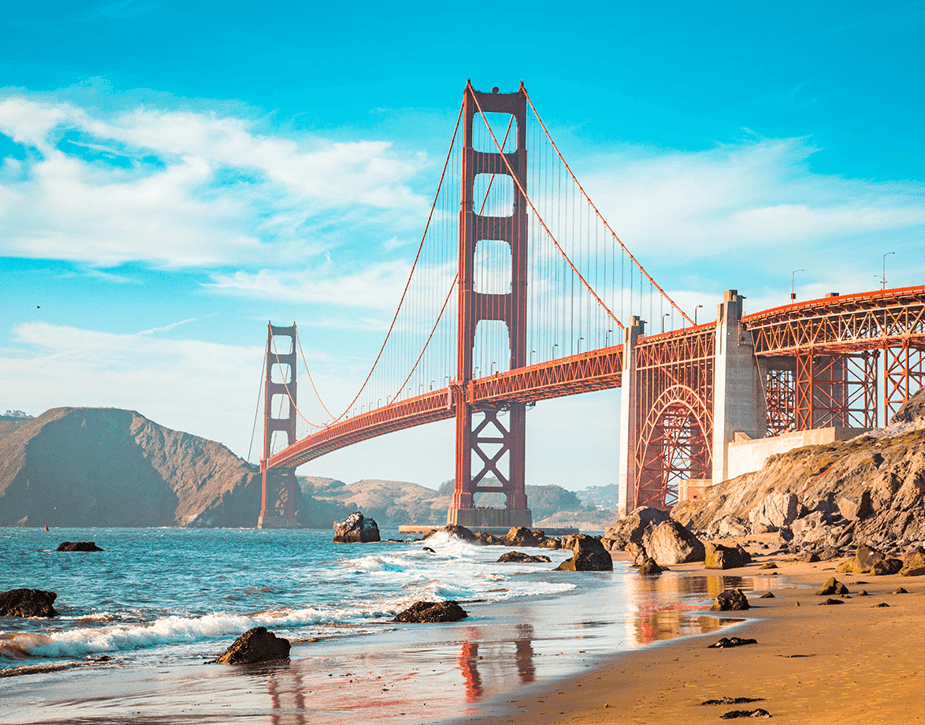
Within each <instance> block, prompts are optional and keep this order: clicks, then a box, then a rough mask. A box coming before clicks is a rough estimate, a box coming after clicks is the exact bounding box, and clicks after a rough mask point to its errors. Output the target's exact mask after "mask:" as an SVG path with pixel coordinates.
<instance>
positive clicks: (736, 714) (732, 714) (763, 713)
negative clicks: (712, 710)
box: [719, 707, 771, 720]
mask: <svg viewBox="0 0 925 725" xmlns="http://www.w3.org/2000/svg"><path fill="white" fill-rule="evenodd" d="M740 717H771V713H769V712H768V711H767V710H762V709H761V708H760V707H759V708H756V709H754V710H730V711H729V712H724V713H723V714H722V715H720V716H719V719H720V720H737V719H739V718H740Z"/></svg>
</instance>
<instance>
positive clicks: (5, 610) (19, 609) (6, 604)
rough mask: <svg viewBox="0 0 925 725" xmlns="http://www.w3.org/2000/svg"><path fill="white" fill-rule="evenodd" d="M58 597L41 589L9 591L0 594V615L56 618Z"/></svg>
mask: <svg viewBox="0 0 925 725" xmlns="http://www.w3.org/2000/svg"><path fill="white" fill-rule="evenodd" d="M57 598H58V595H57V594H55V593H54V592H46V591H43V590H41V589H10V590H9V591H6V592H0V615H2V616H4V617H57V616H58V612H56V611H55V607H54V604H55V599H57Z"/></svg>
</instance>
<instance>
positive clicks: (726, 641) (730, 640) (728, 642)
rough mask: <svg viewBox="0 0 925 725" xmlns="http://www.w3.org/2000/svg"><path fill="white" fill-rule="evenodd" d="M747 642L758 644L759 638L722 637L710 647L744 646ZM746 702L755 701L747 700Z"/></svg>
mask: <svg viewBox="0 0 925 725" xmlns="http://www.w3.org/2000/svg"><path fill="white" fill-rule="evenodd" d="M746 644H758V640H757V639H744V638H742V637H722V638H720V640H719V642H714V643H713V644H711V645H710V649H727V648H729V647H742V646H743V645H746ZM746 702H753V701H752V700H746Z"/></svg>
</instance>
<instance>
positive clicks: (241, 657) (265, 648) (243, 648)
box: [218, 627, 290, 665]
mask: <svg viewBox="0 0 925 725" xmlns="http://www.w3.org/2000/svg"><path fill="white" fill-rule="evenodd" d="M289 648H290V645H289V640H288V639H283V638H282V637H277V636H276V635H275V634H273V633H272V632H268V631H267V628H266V627H254V628H253V629H249V630H247V631H246V632H245V633H244V634H242V635H241V636H240V637H238V638H237V639H236V640H235V641H234V643H233V644H232V645H231V646H230V647H229V648H228V649H227V650H225V652H224V654H222V655H221V656H220V657H219V658H218V663H219V664H221V665H248V664H251V663H254V662H269V661H271V660H283V659H286V658H287V657H288V656H289Z"/></svg>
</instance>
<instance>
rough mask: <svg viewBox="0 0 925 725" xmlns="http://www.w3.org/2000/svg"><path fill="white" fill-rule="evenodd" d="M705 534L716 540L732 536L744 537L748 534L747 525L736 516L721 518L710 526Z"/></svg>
mask: <svg viewBox="0 0 925 725" xmlns="http://www.w3.org/2000/svg"><path fill="white" fill-rule="evenodd" d="M707 532H708V533H709V534H710V535H711V536H714V537H716V538H720V539H728V538H729V537H732V536H746V535H747V534H748V533H749V529H748V523H747V522H746V521H743V520H742V519H740V518H739V517H738V516H733V515H731V514H730V515H727V516H722V517H720V518H719V519H717V520H716V521H714V522H713V523H712V524H710V526H709V528H708V529H707Z"/></svg>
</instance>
